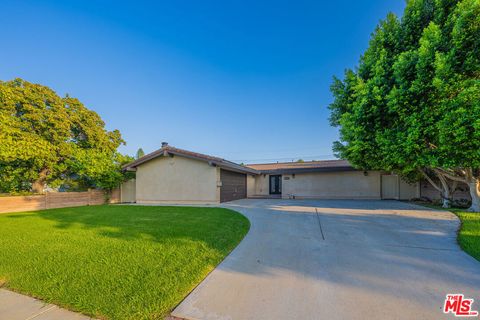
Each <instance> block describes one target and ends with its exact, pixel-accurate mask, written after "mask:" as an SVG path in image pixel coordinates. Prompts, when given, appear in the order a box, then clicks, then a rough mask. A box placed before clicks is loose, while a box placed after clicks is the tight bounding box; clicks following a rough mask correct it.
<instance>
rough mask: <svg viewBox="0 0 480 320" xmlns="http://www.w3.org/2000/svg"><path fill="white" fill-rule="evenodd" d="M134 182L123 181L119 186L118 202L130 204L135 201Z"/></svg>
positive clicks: (131, 180)
mask: <svg viewBox="0 0 480 320" xmlns="http://www.w3.org/2000/svg"><path fill="white" fill-rule="evenodd" d="M135 187H136V182H135V179H130V180H128V181H125V182H124V183H122V185H121V186H120V202H122V203H130V202H135V201H136V195H135Z"/></svg>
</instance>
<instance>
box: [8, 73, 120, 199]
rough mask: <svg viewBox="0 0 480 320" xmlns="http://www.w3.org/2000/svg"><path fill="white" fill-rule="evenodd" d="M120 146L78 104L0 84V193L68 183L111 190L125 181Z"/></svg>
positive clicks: (44, 91) (114, 134) (43, 90)
mask: <svg viewBox="0 0 480 320" xmlns="http://www.w3.org/2000/svg"><path fill="white" fill-rule="evenodd" d="M122 143H124V141H123V140H122V137H121V135H120V132H119V131H118V130H114V131H107V130H106V129H105V123H104V122H103V121H102V119H101V118H100V117H99V115H98V114H97V113H95V112H93V111H91V110H88V109H87V108H86V107H85V106H84V105H83V104H82V103H81V102H80V101H79V100H78V99H75V98H72V97H69V96H68V95H67V96H66V97H64V98H61V97H59V96H58V95H57V94H56V93H55V92H54V91H53V90H51V89H50V88H48V87H45V86H42V85H38V84H32V83H29V82H27V81H24V80H21V79H15V80H13V81H6V82H3V81H0V192H17V191H27V190H30V189H33V190H34V191H37V192H41V191H42V189H43V186H44V184H46V183H48V185H49V186H53V187H54V186H59V185H61V184H62V183H63V182H65V181H71V180H78V181H77V182H78V183H79V184H80V185H83V186H84V187H101V188H106V189H111V188H113V187H115V186H116V185H118V184H119V182H120V181H121V180H122V179H124V177H123V176H122V174H121V172H120V165H121V164H122V163H124V162H125V161H126V160H127V159H125V158H124V157H123V156H121V155H119V154H118V152H117V148H118V147H119V145H120V144H122Z"/></svg>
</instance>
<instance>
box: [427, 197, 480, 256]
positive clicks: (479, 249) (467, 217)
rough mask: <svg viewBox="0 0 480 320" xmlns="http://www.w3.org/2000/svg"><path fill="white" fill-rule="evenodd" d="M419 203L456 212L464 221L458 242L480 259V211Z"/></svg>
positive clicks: (462, 221)
mask: <svg viewBox="0 0 480 320" xmlns="http://www.w3.org/2000/svg"><path fill="white" fill-rule="evenodd" d="M419 204H420V205H424V206H426V207H429V208H434V209H441V210H449V211H451V212H453V213H455V214H456V215H457V217H458V218H459V219H460V221H461V223H462V226H461V227H460V230H459V232H458V236H457V241H458V244H459V245H460V247H461V248H462V250H463V251H465V252H467V253H468V254H469V255H471V256H472V257H474V258H475V259H477V260H478V261H480V213H473V212H467V211H465V209H457V208H451V209H444V208H442V207H441V206H436V205H431V204H423V203H419Z"/></svg>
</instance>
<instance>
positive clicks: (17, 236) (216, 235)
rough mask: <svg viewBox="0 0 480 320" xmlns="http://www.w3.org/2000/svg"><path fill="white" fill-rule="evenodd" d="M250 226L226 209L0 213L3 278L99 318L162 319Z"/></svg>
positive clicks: (0, 270)
mask: <svg viewBox="0 0 480 320" xmlns="http://www.w3.org/2000/svg"><path fill="white" fill-rule="evenodd" d="M249 226H250V224H249V222H248V220H247V219H246V218H245V217H244V216H242V215H241V214H239V213H237V212H234V211H232V210H228V209H223V208H195V207H148V206H120V205H117V206H89V207H76V208H63V209H50V210H44V211H36V212H27V213H10V214H0V279H2V281H4V285H5V286H6V287H7V288H9V289H11V290H15V291H17V292H20V293H25V294H28V295H31V296H34V297H37V298H40V299H42V300H44V301H47V302H51V303H54V304H57V305H60V306H63V307H66V308H68V309H71V310H74V311H79V312H82V313H84V314H87V315H90V316H94V317H98V318H101V319H163V318H164V317H165V316H166V315H167V314H168V313H169V311H171V309H172V308H174V307H175V306H176V305H177V304H178V303H179V302H180V301H181V300H182V299H183V298H184V297H185V296H186V295H187V294H188V293H189V292H190V291H191V290H192V289H193V288H194V287H195V286H196V285H197V284H198V283H199V282H200V281H201V280H202V279H203V278H204V277H205V276H206V275H207V274H208V273H209V272H210V271H211V270H212V269H213V268H214V267H215V266H216V265H217V264H218V263H219V262H221V261H222V260H223V258H224V257H225V256H226V255H227V254H228V253H229V252H230V251H231V250H232V249H233V248H235V246H236V245H237V244H238V243H239V242H240V241H241V240H242V238H243V237H244V236H245V234H246V233H247V231H248V229H249ZM0 286H1V283H0Z"/></svg>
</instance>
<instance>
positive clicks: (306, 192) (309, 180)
mask: <svg viewBox="0 0 480 320" xmlns="http://www.w3.org/2000/svg"><path fill="white" fill-rule="evenodd" d="M285 177H288V178H290V179H288V180H285ZM282 178H283V179H282V184H283V185H282V197H283V198H289V197H292V195H293V196H295V198H298V199H302V198H303V199H308V198H312V199H313V198H317V199H322V198H323V199H380V172H378V171H369V172H368V174H367V175H364V173H363V171H348V172H328V173H304V174H296V175H295V177H293V176H292V175H284V176H283V177H282Z"/></svg>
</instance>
